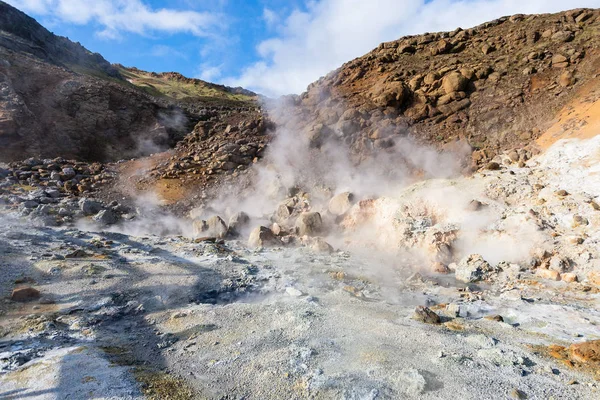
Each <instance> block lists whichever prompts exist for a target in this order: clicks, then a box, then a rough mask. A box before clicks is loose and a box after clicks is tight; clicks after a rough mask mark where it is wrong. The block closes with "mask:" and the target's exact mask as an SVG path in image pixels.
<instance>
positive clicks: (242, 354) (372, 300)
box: [0, 221, 600, 399]
mask: <svg viewBox="0 0 600 400" xmlns="http://www.w3.org/2000/svg"><path fill="white" fill-rule="evenodd" d="M13 222H14V221H13ZM0 243H1V246H2V252H1V256H0V257H1V259H0V262H1V263H2V266H3V267H2V272H1V275H0V285H1V290H2V294H3V295H4V296H7V297H8V296H9V295H10V291H11V290H12V288H13V286H14V282H15V280H18V279H23V278H29V280H28V281H30V282H32V284H33V286H34V287H36V288H37V289H39V290H40V292H41V296H42V297H41V299H39V300H38V301H34V302H30V303H15V302H11V301H9V300H5V301H4V302H3V303H2V323H1V327H2V330H3V335H4V337H3V338H2V340H1V342H0V346H1V347H0V351H1V353H0V359H1V361H2V368H3V374H2V375H1V376H0V382H1V386H2V388H3V389H2V392H0V395H2V396H4V397H6V398H24V397H27V398H87V397H89V398H111V397H113V398H115V397H116V398H135V397H137V396H141V395H142V393H145V395H147V396H149V397H152V396H154V398H159V397H160V396H159V397H156V396H157V392H156V390H155V388H154V385H153V383H151V380H150V383H148V382H149V380H148V379H146V378H144V377H140V373H139V371H145V372H147V373H149V374H152V375H150V376H151V378H152V379H154V378H153V377H158V378H156V379H162V380H163V381H164V379H166V378H165V376H166V377H169V379H173V380H175V381H176V382H179V385H181V387H185V388H186V389H185V391H183V392H182V393H180V395H181V396H182V397H181V398H189V397H190V396H191V397H193V398H211V399H213V398H214V399H220V398H246V399H270V398H273V399H279V398H316V399H320V398H323V399H327V398H347V399H371V398H372V399H375V398H423V399H449V398H457V397H458V398H461V399H496V398H510V397H511V396H512V397H515V396H516V398H518V396H524V395H526V396H528V398H539V399H542V398H543V399H547V398H551V397H554V398H556V399H558V398H560V399H590V398H594V397H596V396H598V385H597V383H596V382H595V381H594V380H593V379H592V378H591V377H590V376H587V375H585V374H582V373H580V372H576V371H573V370H570V369H567V368H566V367H563V366H561V365H558V362H557V361H555V360H552V359H548V358H544V357H542V356H541V355H539V354H538V353H536V352H534V351H532V349H531V347H530V346H529V344H533V345H535V344H550V343H565V342H573V341H583V340H586V339H591V338H594V335H596V337H597V329H596V327H597V325H596V324H598V323H600V313H599V312H598V311H597V300H598V295H597V294H589V295H584V294H582V293H576V292H569V291H566V290H562V289H564V288H562V289H561V288H557V289H556V290H557V291H560V292H561V295H560V296H556V295H552V294H549V293H547V292H545V291H543V290H542V291H540V290H538V289H536V288H535V286H531V287H530V288H528V289H524V290H522V291H521V290H512V291H507V292H504V293H502V294H498V293H494V292H493V290H492V289H491V288H489V289H485V288H481V287H479V288H478V287H475V286H472V287H471V290H472V291H471V292H467V293H471V295H472V296H471V297H472V299H473V300H472V301H464V293H465V291H464V290H465V289H464V287H465V285H460V284H458V283H457V282H452V281H451V280H447V281H436V280H432V279H429V278H420V277H418V276H417V277H415V276H412V277H411V278H409V279H407V278H406V275H405V274H404V273H403V272H402V271H396V272H394V273H390V274H389V275H388V276H387V277H386V279H385V280H384V279H381V277H380V276H377V274H373V273H372V271H373V264H374V263H377V261H376V260H374V259H372V258H371V259H362V258H359V257H357V256H351V255H350V254H348V253H345V252H336V253H333V254H332V255H323V254H315V253H312V252H310V251H308V250H307V249H270V250H266V249H259V250H256V251H252V250H248V249H246V248H245V246H243V245H242V244H241V243H238V242H227V243H226V244H222V245H220V244H213V243H194V242H193V241H190V240H188V239H184V238H161V237H152V236H148V237H133V236H128V235H124V234H115V233H107V232H104V233H103V232H81V231H78V230H64V229H57V228H35V227H32V226H28V225H25V224H16V223H13V224H11V229H10V230H8V231H4V232H2V234H1V237H0ZM74 250H84V251H85V253H86V254H85V255H83V257H82V258H63V257H64V256H66V255H68V254H69V253H72V252H73V251H74ZM378 270H379V268H378ZM558 284H559V285H560V283H558ZM478 289H480V290H478ZM477 297H481V298H482V300H481V299H477ZM436 304H438V305H439V304H458V305H459V314H460V315H461V316H459V317H456V316H455V315H456V314H455V313H456V310H454V309H452V312H448V309H449V308H448V307H443V306H441V307H440V306H438V308H437V310H438V313H439V314H440V315H441V316H442V317H443V320H445V321H446V322H445V323H444V324H440V325H429V324H424V323H421V322H418V321H416V320H414V319H412V318H411V317H412V315H413V311H414V308H415V306H416V305H429V306H431V307H434V305H436ZM452 313H454V315H453V316H452ZM492 314H501V315H503V316H505V322H496V321H491V320H488V319H485V318H482V317H483V316H485V315H492ZM572 381H577V382H578V383H577V384H569V383H572ZM66 382H68V384H66ZM517 391H520V392H517ZM84 393H85V395H84ZM190 393H192V394H191V395H189V394H190ZM185 396H188V397H185ZM175 398H177V397H175Z"/></svg>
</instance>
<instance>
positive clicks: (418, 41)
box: [278, 9, 600, 166]
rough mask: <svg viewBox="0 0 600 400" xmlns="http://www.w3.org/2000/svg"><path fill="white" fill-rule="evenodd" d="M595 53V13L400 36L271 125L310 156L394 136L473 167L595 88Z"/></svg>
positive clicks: (599, 29) (520, 143) (297, 99)
mask: <svg viewBox="0 0 600 400" xmlns="http://www.w3.org/2000/svg"><path fill="white" fill-rule="evenodd" d="M599 45H600V10H591V9H578V10H571V11H566V12H562V13H557V14H547V15H514V16H511V17H503V18H500V19H497V20H495V21H491V22H488V23H485V24H482V25H480V26H477V27H474V28H470V29H461V28H457V29H456V30H454V31H452V32H440V33H426V34H423V35H418V36H408V37H404V38H401V39H399V40H396V41H393V42H387V43H382V44H381V45H379V46H378V47H377V48H376V49H374V50H373V51H371V52H370V53H368V54H366V55H364V56H362V57H359V58H357V59H355V60H352V61H350V62H348V63H346V64H344V65H343V66H342V67H341V68H339V69H337V70H335V71H333V72H331V73H330V74H328V75H327V76H325V77H323V78H321V79H319V80H318V81H317V82H315V83H313V84H311V85H310V86H309V88H308V90H307V92H305V93H303V94H302V95H300V96H291V97H290V98H289V101H288V102H287V104H288V106H287V108H286V111H285V112H284V113H282V114H283V115H286V116H289V115H294V118H291V119H290V118H287V117H286V118H284V119H283V120H281V119H280V120H279V121H278V122H279V123H280V124H281V123H283V124H285V125H288V126H292V127H294V128H295V129H301V130H303V131H304V132H305V134H307V135H308V136H309V137H310V139H311V144H312V145H313V146H315V147H319V145H320V144H321V143H323V142H324V141H326V140H330V139H334V140H341V141H343V142H345V143H346V144H348V145H349V146H350V148H351V149H352V151H353V152H354V153H355V154H358V155H360V156H362V157H365V156H366V155H368V154H371V153H372V152H373V151H374V150H375V151H376V150H377V149H385V148H387V147H389V146H393V141H392V140H390V139H393V138H394V137H396V136H398V135H400V136H402V135H406V134H409V135H411V136H413V137H415V138H417V139H418V140H421V141H423V142H426V143H433V144H436V145H438V146H439V147H442V148H444V147H447V146H451V145H452V143H454V142H455V141H457V140H461V141H462V142H464V143H468V144H469V145H470V148H471V150H473V151H474V153H473V161H474V162H475V166H476V165H477V164H479V165H481V164H483V163H485V162H487V161H488V160H491V159H492V158H493V157H494V156H495V155H496V154H498V153H499V152H502V151H506V150H511V149H515V148H523V147H527V146H529V145H531V144H532V142H533V141H534V140H535V139H536V138H538V137H539V136H540V135H541V134H542V133H543V132H544V131H545V130H546V129H547V128H549V127H550V126H551V125H552V123H553V120H554V119H555V115H556V113H557V112H558V111H559V110H560V109H561V108H562V107H563V106H564V105H565V104H567V103H568V102H569V101H571V100H573V98H574V97H576V96H577V94H576V93H577V92H578V89H579V88H581V87H584V86H587V87H588V88H589V86H590V85H591V86H598V85H600V83H599V80H598V79H597V78H598V73H599V72H600V48H599ZM588 93H589V90H588ZM588 100H589V101H593V100H594V99H588ZM299 121H300V122H299ZM529 147H531V146H529Z"/></svg>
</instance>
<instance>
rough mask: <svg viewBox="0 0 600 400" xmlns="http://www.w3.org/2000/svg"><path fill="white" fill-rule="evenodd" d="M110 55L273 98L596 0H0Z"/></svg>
mask: <svg viewBox="0 0 600 400" xmlns="http://www.w3.org/2000/svg"><path fill="white" fill-rule="evenodd" d="M5 1H7V2H8V3H10V4H12V5H13V6H15V7H17V8H19V9H21V10H22V11H24V12H26V13H28V14H29V15H31V16H33V17H34V18H36V19H37V20H38V21H39V22H40V23H41V24H42V25H44V26H46V27H47V28H48V29H49V30H51V31H53V32H54V33H56V34H59V35H62V36H67V37H69V38H70V39H71V40H73V41H77V42H80V43H82V44H83V45H84V46H85V47H87V48H88V49H90V50H91V51H95V52H98V53H101V54H102V55H103V56H104V57H105V58H106V59H107V60H109V61H110V62H113V63H121V64H124V65H126V66H135V67H138V68H140V69H144V70H148V71H156V72H161V71H177V72H180V73H182V74H184V75H186V76H189V77H196V78H201V79H205V80H209V81H213V82H218V83H225V84H228V85H231V86H238V85H239V86H243V87H246V88H249V89H252V90H255V91H257V92H260V93H263V94H266V95H270V96H275V95H280V94H287V93H300V92H301V91H303V90H304V89H305V88H306V86H307V85H308V84H309V83H311V82H312V81H314V80H316V79H318V78H319V77H320V76H322V75H325V74H326V73H327V72H329V71H331V70H332V69H335V68H337V67H339V66H340V65H341V64H343V63H344V62H346V61H349V60H351V59H353V58H355V57H358V56H360V55H362V54H364V53H366V52H368V51H370V50H371V49H373V48H375V47H376V46H377V45H378V44H379V43H381V42H383V41H390V40H395V39H397V38H399V37H401V36H403V35H406V34H417V33H422V32H425V31H428V32H435V31H441V30H453V29H454V28H456V27H458V26H461V27H463V28H468V27H471V26H474V25H477V24H479V23H482V22H485V21H488V20H491V19H494V18H497V17H500V16H503V15H510V14H515V13H541V12H557V11H562V10H564V9H565V8H576V7H600V0H570V1H569V2H568V4H567V5H566V4H565V1H564V0H527V1H522V0H288V1H285V0H171V1H164V0H5Z"/></svg>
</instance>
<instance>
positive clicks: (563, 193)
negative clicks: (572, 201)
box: [555, 189, 569, 197]
mask: <svg viewBox="0 0 600 400" xmlns="http://www.w3.org/2000/svg"><path fill="white" fill-rule="evenodd" d="M555 194H556V195H557V196H560V197H565V196H568V195H569V192H567V191H566V190H564V189H561V190H557V191H556V193H555Z"/></svg>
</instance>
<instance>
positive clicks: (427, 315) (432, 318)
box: [413, 306, 442, 324]
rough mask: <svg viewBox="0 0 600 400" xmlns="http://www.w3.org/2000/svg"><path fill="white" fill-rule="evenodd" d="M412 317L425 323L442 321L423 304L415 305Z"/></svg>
mask: <svg viewBox="0 0 600 400" xmlns="http://www.w3.org/2000/svg"><path fill="white" fill-rule="evenodd" d="M413 318H414V319H415V320H417V321H420V322H423V323H426V324H439V323H441V322H442V320H441V319H440V316H439V315H437V314H436V313H435V312H433V311H431V309H430V308H429V307H425V306H417V308H415V314H414V316H413Z"/></svg>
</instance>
